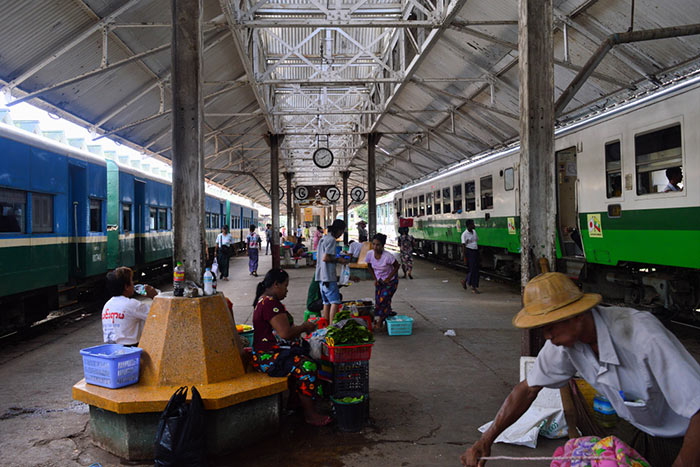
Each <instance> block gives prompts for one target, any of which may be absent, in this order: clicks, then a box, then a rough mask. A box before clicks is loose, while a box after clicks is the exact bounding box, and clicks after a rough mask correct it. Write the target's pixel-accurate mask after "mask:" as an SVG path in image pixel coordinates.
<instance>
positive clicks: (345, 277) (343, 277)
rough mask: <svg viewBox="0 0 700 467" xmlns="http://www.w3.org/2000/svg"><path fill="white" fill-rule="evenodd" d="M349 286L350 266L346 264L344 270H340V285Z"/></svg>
mask: <svg viewBox="0 0 700 467" xmlns="http://www.w3.org/2000/svg"><path fill="white" fill-rule="evenodd" d="M348 284H350V266H348V265H347V264H344V265H343V269H341V270H340V279H339V280H338V285H348Z"/></svg>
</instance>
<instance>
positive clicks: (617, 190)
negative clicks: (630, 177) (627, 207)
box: [605, 141, 622, 198]
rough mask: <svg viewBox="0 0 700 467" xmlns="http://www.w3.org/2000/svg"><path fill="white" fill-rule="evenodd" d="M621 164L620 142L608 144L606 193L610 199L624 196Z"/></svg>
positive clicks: (606, 150) (606, 146) (606, 151)
mask: <svg viewBox="0 0 700 467" xmlns="http://www.w3.org/2000/svg"><path fill="white" fill-rule="evenodd" d="M621 164H622V161H621V157H620V142H619V141H614V142H612V143H607V144H606V145H605V187H606V190H605V191H606V194H607V197H608V198H619V197H620V196H622V165H621Z"/></svg>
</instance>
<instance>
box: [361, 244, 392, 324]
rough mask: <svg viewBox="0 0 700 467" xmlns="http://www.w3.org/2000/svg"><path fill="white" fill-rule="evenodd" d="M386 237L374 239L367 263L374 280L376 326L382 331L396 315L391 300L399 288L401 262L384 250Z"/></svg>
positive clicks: (366, 259)
mask: <svg viewBox="0 0 700 467" xmlns="http://www.w3.org/2000/svg"><path fill="white" fill-rule="evenodd" d="M385 244H386V235H384V234H379V233H378V234H376V235H375V236H374V237H372V245H373V247H374V250H373V251H368V252H367V256H366V258H365V261H366V262H367V269H369V272H370V274H371V275H372V278H373V279H374V285H375V293H374V309H375V318H376V323H375V324H376V326H377V329H378V330H381V329H382V327H383V326H384V320H385V319H386V318H388V317H389V316H393V315H395V314H396V313H394V312H392V311H391V299H392V297H393V296H394V294H395V293H396V289H397V287H398V286H399V275H398V271H399V267H400V266H399V262H398V261H396V258H394V255H392V254H391V253H389V252H388V251H386V250H385V249H384V245H385Z"/></svg>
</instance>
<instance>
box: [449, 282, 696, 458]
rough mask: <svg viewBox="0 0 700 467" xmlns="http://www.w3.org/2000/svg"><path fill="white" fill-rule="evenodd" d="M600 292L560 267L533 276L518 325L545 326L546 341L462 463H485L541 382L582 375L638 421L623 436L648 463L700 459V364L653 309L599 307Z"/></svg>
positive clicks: (549, 384) (553, 383) (557, 384)
mask: <svg viewBox="0 0 700 467" xmlns="http://www.w3.org/2000/svg"><path fill="white" fill-rule="evenodd" d="M601 299H602V297H601V296H600V295H599V294H594V293H586V294H584V293H583V292H581V291H580V290H579V288H578V287H576V285H575V284H574V283H573V282H572V281H571V280H570V279H569V278H568V277H566V276H565V275H564V274H562V273H560V272H548V273H544V274H540V275H539V276H536V277H534V278H533V279H532V280H531V281H530V282H528V284H527V285H526V286H525V290H524V291H523V308H522V309H521V310H520V312H519V313H518V314H517V315H515V317H514V318H513V325H514V326H515V327H517V328H520V329H534V328H540V329H542V331H543V335H544V337H545V339H547V342H546V343H545V344H544V347H542V350H540V352H539V354H538V355H537V359H536V360H535V363H534V365H533V367H532V369H531V370H530V371H529V372H528V374H527V378H526V379H524V380H523V381H521V382H520V383H518V384H517V385H516V386H515V387H514V388H513V390H512V391H511V393H510V395H509V396H508V397H507V398H506V400H505V401H504V403H503V405H502V406H501V408H500V409H499V411H498V414H497V415H496V418H495V420H494V421H493V423H492V424H491V426H490V427H489V428H488V429H487V430H486V431H485V432H484V434H482V435H481V438H480V439H479V440H478V441H477V442H476V443H474V445H472V446H471V447H470V448H469V449H467V450H466V451H465V452H464V454H463V455H462V456H461V461H462V465H465V466H469V467H476V466H483V465H484V464H485V463H486V461H485V460H483V459H482V458H484V457H488V456H490V455H491V454H490V453H491V445H492V444H493V442H494V440H495V439H496V438H497V437H498V435H499V434H501V433H502V432H503V430H505V429H506V428H508V427H509V426H510V425H511V424H512V423H514V422H515V421H517V420H518V419H519V418H520V417H521V416H522V415H523V414H524V413H525V412H526V411H527V410H528V409H529V408H530V405H532V403H533V402H534V401H535V399H536V398H537V395H538V394H539V392H540V390H541V389H542V388H543V387H546V388H554V389H556V388H561V387H563V386H565V385H567V384H569V381H570V380H571V378H573V377H574V376H575V375H576V374H580V375H581V376H583V378H584V379H585V380H586V381H587V382H588V383H589V384H590V385H591V386H593V387H594V388H595V390H596V391H598V392H599V393H600V394H602V395H603V396H605V397H606V398H607V399H608V400H609V401H610V404H611V405H612V408H613V409H614V410H615V412H616V413H617V415H618V416H619V417H620V418H622V419H624V420H627V421H628V422H629V423H631V424H632V425H634V427H635V428H636V430H635V431H636V432H635V433H634V434H630V437H631V439H628V440H624V441H625V442H627V443H630V446H631V447H632V448H634V449H635V450H636V451H637V452H638V453H639V454H641V455H642V456H643V457H644V458H645V459H646V460H647V461H648V462H649V464H651V465H653V466H659V467H661V466H663V467H668V466H673V467H682V466H698V465H700V396H698V388H700V365H698V362H697V361H696V360H695V359H694V358H693V357H692V356H691V355H690V354H689V353H688V351H687V350H686V349H685V348H684V347H683V344H681V343H680V342H679V341H678V339H677V338H676V336H674V335H673V334H672V333H671V332H670V331H668V330H667V329H666V328H665V327H664V325H663V324H662V323H661V322H660V321H659V320H658V319H657V318H656V317H654V315H652V314H651V313H650V312H647V311H639V310H635V309H633V308H623V307H616V306H600V305H599V304H600V301H601ZM570 429H571V427H570ZM585 434H590V433H585ZM480 459H481V460H480ZM613 463H614V461H613ZM596 465H597V464H596Z"/></svg>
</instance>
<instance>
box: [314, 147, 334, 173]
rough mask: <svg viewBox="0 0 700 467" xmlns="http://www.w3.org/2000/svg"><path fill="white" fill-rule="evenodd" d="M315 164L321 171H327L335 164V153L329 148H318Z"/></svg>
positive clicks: (315, 152)
mask: <svg viewBox="0 0 700 467" xmlns="http://www.w3.org/2000/svg"><path fill="white" fill-rule="evenodd" d="M313 160H314V164H316V166H317V167H318V168H320V169H327V168H328V167H330V166H331V165H332V164H333V153H332V152H331V150H330V149H328V148H318V149H317V150H316V151H314V156H313Z"/></svg>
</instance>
